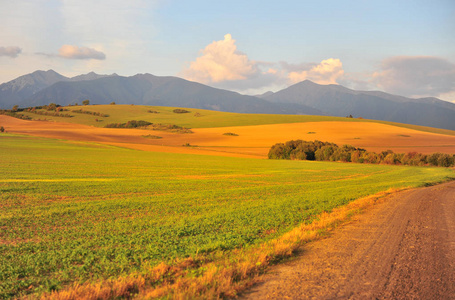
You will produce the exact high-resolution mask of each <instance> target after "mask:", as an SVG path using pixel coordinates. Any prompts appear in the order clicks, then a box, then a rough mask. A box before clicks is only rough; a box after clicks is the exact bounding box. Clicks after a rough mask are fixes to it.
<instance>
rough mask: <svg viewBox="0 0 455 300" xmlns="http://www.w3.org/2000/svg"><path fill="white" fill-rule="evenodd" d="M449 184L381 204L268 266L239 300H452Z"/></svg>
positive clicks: (453, 193) (452, 198)
mask: <svg viewBox="0 0 455 300" xmlns="http://www.w3.org/2000/svg"><path fill="white" fill-rule="evenodd" d="M454 283H455V181H452V182H449V183H445V184H442V185H438V186H433V187H428V188H423V189H415V190H409V191H405V192H400V193H397V194H394V195H392V196H389V197H388V198H387V199H386V200H385V202H384V203H382V204H379V205H378V206H377V207H375V208H374V209H372V210H370V211H368V212H366V213H365V214H363V215H359V216H358V217H356V218H355V219H354V220H353V221H352V222H351V223H349V224H347V225H345V226H343V227H342V228H338V229H336V230H335V231H334V233H333V234H332V235H331V236H330V237H328V238H326V239H324V240H320V241H316V242H313V243H309V244H308V245H307V246H306V247H305V249H303V250H302V253H301V255H300V256H299V257H298V258H297V259H295V260H293V261H291V262H288V263H285V264H283V265H279V266H275V267H274V268H273V269H272V270H271V272H270V273H269V274H267V275H265V276H264V277H263V283H260V284H258V285H256V286H254V287H253V288H252V289H251V290H250V291H248V292H246V293H245V294H244V295H243V296H242V297H241V298H243V299H455V284H454Z"/></svg>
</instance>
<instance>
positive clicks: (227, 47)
mask: <svg viewBox="0 0 455 300" xmlns="http://www.w3.org/2000/svg"><path fill="white" fill-rule="evenodd" d="M49 69H53V70H54V71H56V72H58V73H60V74H62V75H64V76H68V77H73V76H77V75H80V74H86V73H89V72H92V71H94V72H96V73H98V74H112V73H117V74H118V75H122V76H132V75H135V74H137V73H150V74H153V75H157V76H178V77H181V78H184V79H187V80H191V81H196V82H200V83H203V84H206V85H209V86H213V87H217V88H223V89H228V90H233V91H237V92H239V93H243V94H251V95H254V94H260V93H264V92H266V91H278V90H280V89H282V88H285V87H288V86H290V85H292V84H295V83H298V82H300V81H303V80H306V79H308V80H312V81H314V82H316V83H319V84H340V85H343V86H346V87H348V88H352V89H358V90H380V91H384V92H388V93H392V94H397V95H402V96H407V97H414V98H415V97H428V96H431V97H438V98H440V99H443V100H447V101H453V102H455V1H454V0H429V1H421V0H413V1H405V0H381V1H367V0H344V1H339V0H338V1H335V0H334V1H323V0H321V1H314V0H311V1H305V0H300V1H286V0H283V1H267V0H261V1H256V0H250V1H244V0H242V1H237V0H230V1H223V0H220V1H213V0H211V1H203V0H191V1H186V0H179V1H173V0H148V1H147V0H128V1H125V0H90V1H88V0H34V1H32V0H28V1H27V0H15V1H11V0H0V83H3V82H8V81H10V80H13V79H15V78H17V77H19V76H21V75H24V74H28V73H32V72H34V71H36V70H49Z"/></svg>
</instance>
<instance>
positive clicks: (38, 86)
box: [0, 70, 117, 108]
mask: <svg viewBox="0 0 455 300" xmlns="http://www.w3.org/2000/svg"><path fill="white" fill-rule="evenodd" d="M111 76H117V74H112V75H99V74H96V73H94V72H90V73H88V74H83V75H79V76H75V77H72V78H68V77H65V76H63V75H60V74H59V73H57V72H55V71H54V70H48V71H35V72H33V73H31V74H27V75H24V76H21V77H18V78H16V79H14V80H11V81H9V82H7V83H3V84H1V85H0V108H11V107H12V106H14V105H16V104H18V105H25V106H27V100H28V99H29V98H31V97H32V96H33V95H34V94H36V93H38V92H39V91H42V90H44V89H45V88H47V87H49V86H51V85H53V84H55V83H58V82H65V81H83V80H94V79H99V78H104V77H111ZM48 103H49V101H47V103H43V104H48Z"/></svg>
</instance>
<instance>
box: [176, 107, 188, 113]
mask: <svg viewBox="0 0 455 300" xmlns="http://www.w3.org/2000/svg"><path fill="white" fill-rule="evenodd" d="M173 112H174V113H176V114H187V113H189V112H190V111H188V110H186V109H181V108H176V109H174V110H173Z"/></svg>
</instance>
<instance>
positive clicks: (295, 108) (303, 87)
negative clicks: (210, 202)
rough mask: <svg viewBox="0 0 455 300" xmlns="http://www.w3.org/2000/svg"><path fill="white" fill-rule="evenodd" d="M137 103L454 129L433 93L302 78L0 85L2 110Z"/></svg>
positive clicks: (44, 79) (450, 108)
mask: <svg viewBox="0 0 455 300" xmlns="http://www.w3.org/2000/svg"><path fill="white" fill-rule="evenodd" d="M85 99H89V100H90V101H91V103H92V104H108V103H111V102H116V103H118V104H138V105H139V104H140V105H155V106H174V107H188V108H201V109H211V110H218V111H225V112H237V113H266V114H308V115H332V116H342V117H344V116H349V115H352V116H354V117H362V118H367V119H374V120H383V121H392V122H399V123H408V124H414V125H422V126H431V127H437V128H443V129H451V130H455V104H453V103H450V102H446V101H443V100H440V99H437V98H434V97H427V98H419V99H412V98H407V97H403V96H397V95H392V94H388V93H385V92H381V91H357V90H352V89H349V88H346V87H344V86H341V85H335V84H331V85H320V84H317V83H314V82H312V81H309V80H305V81H302V82H299V83H296V84H294V85H291V86H289V87H288V88H285V89H282V90H280V91H277V92H266V93H264V94H262V95H256V96H247V95H242V94H239V93H237V92H232V91H228V90H222V89H217V88H213V87H210V86H207V85H203V84H200V83H197V82H192V81H188V80H185V79H182V78H178V77H173V76H155V75H152V74H149V73H145V74H136V75H133V76H129V77H125V76H119V75H117V74H115V73H114V74H111V75H99V74H96V73H94V72H90V73H87V74H83V75H79V76H75V77H72V78H69V77H65V76H63V75H60V74H58V73H57V72H55V71H53V70H48V71H35V72H33V73H30V74H27V75H23V76H21V77H18V78H16V79H14V80H12V81H10V82H7V83H4V84H1V85H0V108H11V107H12V106H13V105H19V106H20V107H28V106H39V105H45V104H49V103H50V102H53V103H57V104H60V105H69V104H75V103H80V102H81V101H83V100H85Z"/></svg>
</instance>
